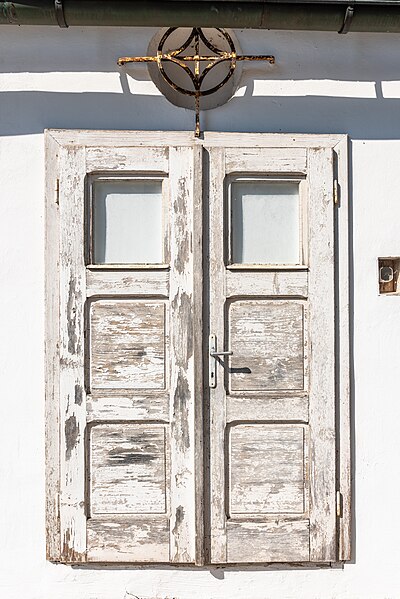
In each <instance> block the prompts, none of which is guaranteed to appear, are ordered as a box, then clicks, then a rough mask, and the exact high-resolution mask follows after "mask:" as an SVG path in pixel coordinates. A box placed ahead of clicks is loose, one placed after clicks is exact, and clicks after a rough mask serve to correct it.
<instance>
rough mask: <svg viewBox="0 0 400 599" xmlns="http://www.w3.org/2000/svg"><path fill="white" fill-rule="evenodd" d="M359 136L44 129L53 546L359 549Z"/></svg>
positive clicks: (279, 556) (54, 552)
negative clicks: (352, 437) (354, 237)
mask: <svg viewBox="0 0 400 599" xmlns="http://www.w3.org/2000/svg"><path fill="white" fill-rule="evenodd" d="M319 141H321V144H318V142H319ZM342 141H344V140H343V137H341V136H339V137H337V138H331V137H328V136H326V137H325V138H322V137H321V136H319V137H318V139H316V138H315V136H300V137H299V139H297V138H292V136H281V135H275V136H274V135H263V134H260V135H247V134H218V133H214V134H211V133H210V134H207V135H206V136H205V139H204V140H196V141H194V140H193V136H192V134H190V133H165V134H161V135H160V134H158V133H150V132H125V133H124V132H69V131H64V132H63V131H53V132H50V133H49V134H48V136H47V144H48V152H47V157H48V158H47V160H48V177H47V181H48V184H47V266H48V274H47V296H48V303H47V314H48V318H47V342H46V351H47V358H48V362H47V363H48V367H47V410H48V434H47V440H48V443H47V481H48V503H47V520H48V556H49V558H50V559H53V560H57V561H64V562H75V563H80V562H93V561H98V562H118V561H119V562H141V563H145V562H153V563H154V562H159V563H169V562H172V563H176V564H178V563H192V564H201V563H204V562H206V563H207V562H208V563H214V564H224V563H238V562H242V563H243V562H249V563H257V562H258V563H260V562H300V561H301V562H328V561H334V560H336V559H337V558H338V557H339V558H340V559H348V557H349V555H350V550H349V538H350V535H349V530H350V526H349V523H350V515H349V514H350V510H349V506H348V503H349V497H350V492H349V491H350V475H349V468H348V458H349V443H348V431H349V429H348V371H347V367H348V353H347V348H346V339H347V324H348V321H347V296H346V289H347V287H346V273H347V265H346V260H347V246H346V216H345V215H346V211H344V212H343V213H342V216H341V217H340V218H341V219H342V220H341V221H340V235H341V243H342V246H343V247H344V250H342V253H341V254H340V255H338V256H337V260H336V263H335V262H334V249H335V248H334V242H335V243H336V237H335V234H334V212H335V210H337V208H336V209H335V208H334V201H333V189H334V163H333V156H334V152H333V148H334V147H335V148H336V147H337V146H338V145H339V144H340V143H342ZM344 144H345V142H344ZM344 147H345V145H344ZM340 151H341V152H342V154H343V153H344V154H345V150H343V149H342V150H340ZM336 156H337V155H336ZM342 164H343V161H342ZM55 190H56V191H55ZM338 230H339V228H337V229H336V235H337V234H338ZM338 264H340V268H339V271H337V270H336V268H337V265H338ZM339 279H341V281H342V284H343V290H344V291H341V292H340V294H338V293H337V291H335V284H334V283H335V280H336V281H338V280H339ZM335 302H337V306H339V308H341V309H340V310H339V309H337V308H336V310H335ZM339 316H340V318H339ZM335 318H336V319H337V322H336V324H335ZM338 332H339V333H340V335H336V333H338ZM335 351H336V352H337V353H338V354H339V356H340V368H339V365H338V363H336V364H335V359H334V356H335ZM335 385H336V388H337V389H338V390H339V391H340V393H341V397H340V403H339V404H338V405H339V406H340V411H341V416H342V420H341V421H340V423H339V421H338V418H337V415H336V413H335V405H336V402H337V401H338V399H337V398H335ZM341 423H343V424H341ZM338 433H340V442H341V445H340V447H339V445H338ZM339 451H340V452H341V453H340V460H339V464H338V461H337V459H336V452H339ZM203 460H204V463H203ZM338 489H340V490H341V491H342V493H343V495H344V497H345V499H344V500H343V505H345V508H344V511H343V510H342V508H343V505H340V506H339V507H340V512H338V513H337V512H336V508H337V506H338V503H337V497H336V495H337V490H338ZM338 514H339V516H340V518H339V520H338V518H337V516H338ZM337 532H338V533H339V534H340V535H341V538H342V542H341V545H340V548H339V552H338V539H337Z"/></svg>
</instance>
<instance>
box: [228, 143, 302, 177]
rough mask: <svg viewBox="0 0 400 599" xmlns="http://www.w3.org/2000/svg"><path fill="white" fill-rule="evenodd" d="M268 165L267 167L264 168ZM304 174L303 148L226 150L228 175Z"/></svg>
mask: <svg viewBox="0 0 400 599" xmlns="http://www.w3.org/2000/svg"><path fill="white" fill-rule="evenodd" d="M266 165H268V167H266ZM267 169H268V172H269V173H271V174H273V173H285V174H288V175H293V174H297V173H305V172H306V169H307V152H306V149H305V148H287V147H286V148H240V150H238V148H234V149H229V148H227V149H226V171H227V172H228V173H248V174H251V173H265V172H266V170H267Z"/></svg>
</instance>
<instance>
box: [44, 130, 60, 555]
mask: <svg viewBox="0 0 400 599" xmlns="http://www.w3.org/2000/svg"><path fill="white" fill-rule="evenodd" d="M45 143H46V217H45V231H46V240H45V243H46V280H45V296H46V322H45V327H46V332H45V378H46V554H47V559H49V560H58V559H60V553H61V531H60V514H59V501H60V435H59V427H60V424H59V422H60V414H59V407H60V404H59V401H60V394H59V364H60V355H59V324H60V323H59V320H60V318H59V301H60V298H59V289H60V288H59V276H60V275H59V255H60V239H59V230H60V222H59V203H58V202H59V198H58V187H59V170H58V148H59V146H58V144H57V143H56V142H55V140H54V138H53V137H51V136H49V135H46V136H45Z"/></svg>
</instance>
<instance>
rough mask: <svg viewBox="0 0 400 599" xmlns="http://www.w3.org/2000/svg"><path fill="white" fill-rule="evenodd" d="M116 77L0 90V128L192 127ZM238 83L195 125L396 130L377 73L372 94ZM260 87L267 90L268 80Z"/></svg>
mask: <svg viewBox="0 0 400 599" xmlns="http://www.w3.org/2000/svg"><path fill="white" fill-rule="evenodd" d="M120 79H121V87H122V93H111V92H82V93H80V92H79V93H78V92H77V93H71V92H66V93H62V92H51V91H3V92H0V114H1V122H0V135H2V136H13V135H29V134H37V133H43V130H44V129H46V128H60V129H117V130H118V129H120V130H126V129H129V130H136V129H138V130H164V129H165V130H177V131H181V130H189V131H190V130H193V128H194V113H193V112H192V111H190V110H186V109H183V108H178V107H175V106H173V105H172V104H170V103H169V102H168V101H167V100H166V99H165V98H163V97H162V96H158V95H141V94H132V93H131V91H130V88H129V85H128V77H127V75H126V73H124V72H123V73H121V74H120ZM274 81H275V82H276V79H274ZM263 83H264V84H265V83H268V82H267V81H264V82H263ZM305 87H306V83H305ZM243 89H244V90H245V91H244V95H241V96H237V97H235V98H233V99H232V100H231V101H230V102H228V103H227V104H225V105H224V106H221V107H220V108H216V109H214V110H211V111H204V112H202V117H201V121H202V128H203V130H209V131H239V132H254V131H257V132H269V133H274V132H276V133H347V134H349V135H350V137H351V138H352V139H380V140H383V139H399V138H400V120H399V118H398V115H399V110H400V98H399V99H397V98H384V97H383V94H382V91H381V82H380V81H377V82H375V90H376V97H372V98H371V97H368V98H362V97H339V96H336V97H332V96H328V95H326V96H325V95H323V96H322V95H321V96H319V95H303V96H293V95H292V96H277V95H273V96H268V95H262V96H260V95H254V82H253V78H252V73H251V71H248V72H247V73H246V76H245V78H244V88H243ZM265 89H266V91H265V93H267V90H268V87H266V88H265ZM242 91H243V90H242Z"/></svg>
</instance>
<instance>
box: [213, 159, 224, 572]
mask: <svg viewBox="0 0 400 599" xmlns="http://www.w3.org/2000/svg"><path fill="white" fill-rule="evenodd" d="M224 178H225V152H224V150H223V149H222V148H210V193H209V203H210V218H209V226H210V334H214V335H215V336H216V347H217V348H218V350H223V349H224V344H225V324H224V312H225V267H224V193H223V189H224ZM213 359H215V360H216V368H215V377H216V380H215V382H214V385H215V386H214V387H213V388H210V477H211V481H210V483H211V493H210V502H211V505H210V519H211V547H210V550H211V561H212V562H213V563H225V562H226V560H227V549H226V523H225V520H226V516H225V496H226V481H225V452H226V448H225V422H226V406H225V381H224V363H223V361H221V360H220V359H217V358H213Z"/></svg>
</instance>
